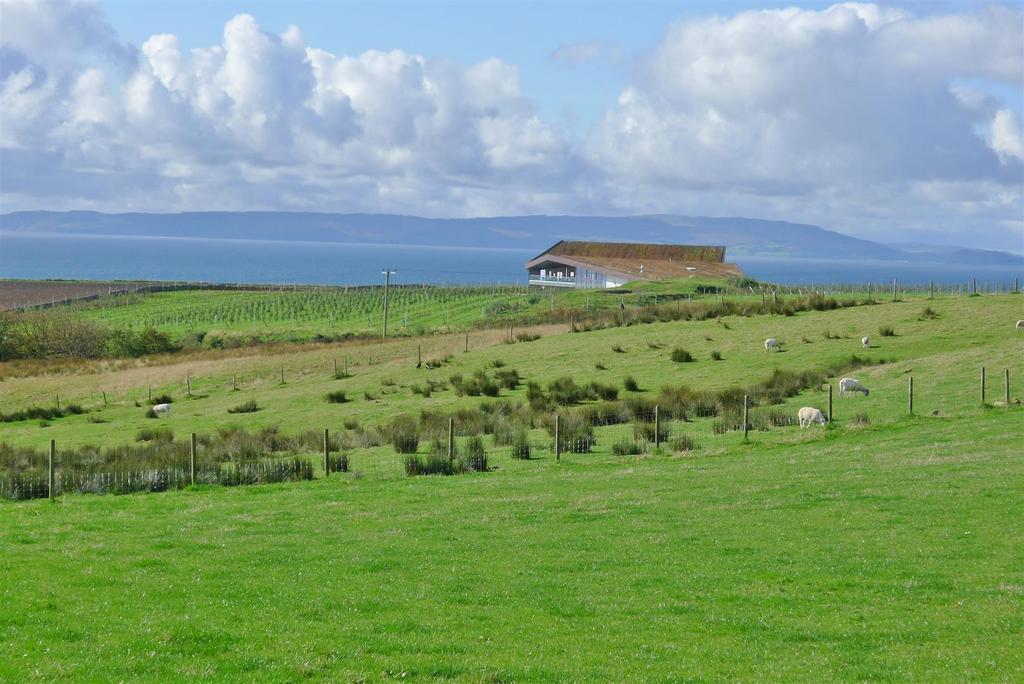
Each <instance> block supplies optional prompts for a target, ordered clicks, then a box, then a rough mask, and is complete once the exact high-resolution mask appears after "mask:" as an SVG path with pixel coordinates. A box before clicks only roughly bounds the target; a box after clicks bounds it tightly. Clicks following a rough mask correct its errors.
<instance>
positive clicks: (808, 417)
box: [796, 406, 828, 429]
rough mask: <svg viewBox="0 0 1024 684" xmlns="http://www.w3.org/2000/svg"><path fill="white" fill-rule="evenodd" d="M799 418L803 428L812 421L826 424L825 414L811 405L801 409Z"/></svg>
mask: <svg viewBox="0 0 1024 684" xmlns="http://www.w3.org/2000/svg"><path fill="white" fill-rule="evenodd" d="M796 416H797V418H799V419H800V428H801V429H803V428H805V427H807V426H808V425H810V424H811V423H821V424H822V425H824V424H825V423H826V422H828V421H826V420H825V414H824V413H822V412H821V411H820V410H819V409H816V408H811V407H810V406H804V407H803V408H802V409H800V410H799V411H798V412H797V414H796Z"/></svg>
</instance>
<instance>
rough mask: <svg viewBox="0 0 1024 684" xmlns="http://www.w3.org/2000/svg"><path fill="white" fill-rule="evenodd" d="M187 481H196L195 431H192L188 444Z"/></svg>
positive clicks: (193, 482)
mask: <svg viewBox="0 0 1024 684" xmlns="http://www.w3.org/2000/svg"><path fill="white" fill-rule="evenodd" d="M188 482H189V484H193V485H194V484H195V483H196V433H194V432H193V433H192V436H191V437H190V438H189V445H188Z"/></svg>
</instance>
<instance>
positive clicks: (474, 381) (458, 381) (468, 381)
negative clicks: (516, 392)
mask: <svg viewBox="0 0 1024 684" xmlns="http://www.w3.org/2000/svg"><path fill="white" fill-rule="evenodd" d="M518 377H519V375H518V373H517V374H516V378H517V379H518ZM448 382H449V383H451V386H452V389H453V390H455V394H456V395H457V396H460V397H461V396H467V397H479V396H481V395H483V396H486V397H496V396H498V394H499V391H500V388H499V387H498V383H496V382H494V381H493V380H491V379H490V378H489V377H487V372H486V371H483V370H477V371H474V372H473V375H472V376H470V377H469V378H465V377H463V376H462V374H461V373H455V374H454V375H452V376H451V377H450V378H448Z"/></svg>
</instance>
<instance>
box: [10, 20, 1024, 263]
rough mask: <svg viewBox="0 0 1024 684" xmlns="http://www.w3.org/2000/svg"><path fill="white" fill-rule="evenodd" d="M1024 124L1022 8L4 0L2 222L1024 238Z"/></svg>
mask: <svg viewBox="0 0 1024 684" xmlns="http://www.w3.org/2000/svg"><path fill="white" fill-rule="evenodd" d="M1022 116H1024V8H1022V5H1021V4H1020V3H1015V4H982V3H977V2H932V3H925V2H912V3H890V2H884V3H878V4H871V3H845V4H831V3H796V4H794V3H771V2H686V3H672V2H651V3H643V2H628V3H626V2H619V3H593V2H531V3H527V2H516V3H502V2H475V3H458V2H425V1H424V2H404V3H388V2H375V3H349V2H318V3H303V2H287V3H286V2H249V3H241V2H202V3H198V2H196V3H187V2H155V1H154V2H146V1H142V0H138V1H135V2H99V3H96V2H66V1H60V0H48V1H45V2H29V1H27V0H0V211H3V212H8V211H18V210H30V209H51V210H65V209H94V210H100V211H191V210H260V209H273V210H315V211H340V212H388V213H404V214H416V215H424V216H492V215H508V214H600V215H628V214H651V213H678V214H694V215H707V216H749V217H757V218H771V219H782V220H788V221H795V222H807V223H815V224H818V225H821V226H823V227H826V228H831V229H835V230H840V231H842V232H845V233H848V234H851V235H856V236H859V237H865V238H868V239H874V240H880V241H884V242H890V243H893V242H928V243H935V244H963V245H970V246H974V247H985V248H995V249H1009V250H1012V251H1017V252H1024V134H1022V128H1024V127H1022ZM625 237H628V236H625Z"/></svg>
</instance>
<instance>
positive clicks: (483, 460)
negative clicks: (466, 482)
mask: <svg viewBox="0 0 1024 684" xmlns="http://www.w3.org/2000/svg"><path fill="white" fill-rule="evenodd" d="M462 463H463V466H464V467H465V469H466V470H473V471H476V472H480V473H482V472H486V470H487V451H486V450H485V449H484V441H483V440H482V439H481V438H480V437H478V436H473V437H470V438H468V439H467V440H466V442H465V443H464V444H463V446H462Z"/></svg>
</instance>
